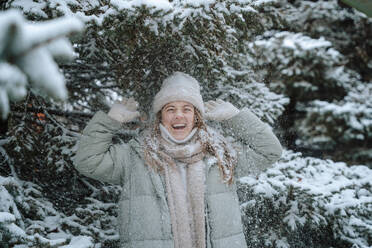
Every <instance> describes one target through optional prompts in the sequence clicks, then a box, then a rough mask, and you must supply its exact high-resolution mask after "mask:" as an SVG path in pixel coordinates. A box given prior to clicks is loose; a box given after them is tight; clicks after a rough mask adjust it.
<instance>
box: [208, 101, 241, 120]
mask: <svg viewBox="0 0 372 248" xmlns="http://www.w3.org/2000/svg"><path fill="white" fill-rule="evenodd" d="M205 109H206V110H205V118H207V119H208V120H213V121H223V120H227V119H230V118H232V117H234V116H235V115H237V114H238V113H239V109H237V108H236V107H235V106H234V105H232V104H231V103H229V102H225V101H223V100H221V99H217V100H216V101H208V102H206V103H205Z"/></svg>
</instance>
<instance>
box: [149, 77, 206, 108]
mask: <svg viewBox="0 0 372 248" xmlns="http://www.w3.org/2000/svg"><path fill="white" fill-rule="evenodd" d="M174 101H185V102H189V103H191V104H192V105H194V107H196V108H197V109H198V110H199V112H200V113H201V115H204V103H203V98H202V96H201V95H200V86H199V83H198V81H197V80H196V79H195V78H193V77H191V76H190V75H188V74H186V73H183V72H174V73H173V74H172V75H170V76H169V77H167V78H166V79H164V81H163V84H162V86H161V89H160V91H159V92H158V93H157V94H156V95H155V98H154V102H153V111H154V113H155V114H156V113H157V112H159V111H160V110H161V109H162V108H163V106H164V105H166V104H167V103H170V102H174Z"/></svg>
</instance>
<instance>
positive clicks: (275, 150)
mask: <svg viewBox="0 0 372 248" xmlns="http://www.w3.org/2000/svg"><path fill="white" fill-rule="evenodd" d="M224 125H225V127H226V128H228V129H229V131H228V133H230V134H232V135H233V136H234V137H235V138H236V139H237V140H238V141H239V142H240V143H241V144H242V146H241V147H240V150H239V151H238V164H237V168H236V176H237V177H238V178H239V177H241V176H246V175H249V174H253V175H258V174H259V173H261V172H262V171H264V170H265V169H267V168H268V167H270V166H271V165H272V164H273V163H275V162H276V161H277V160H278V159H279V158H280V156H281V154H282V146H281V145H280V142H279V140H278V138H277V137H276V136H275V134H274V133H273V132H272V130H271V127H270V126H269V125H267V124H265V123H264V122H262V121H261V120H260V119H259V118H258V117H257V116H255V115H254V114H253V113H252V112H251V111H250V110H249V109H247V108H244V109H242V110H241V111H240V113H239V114H237V115H236V116H234V117H233V118H231V119H229V120H226V121H225V122H224Z"/></svg>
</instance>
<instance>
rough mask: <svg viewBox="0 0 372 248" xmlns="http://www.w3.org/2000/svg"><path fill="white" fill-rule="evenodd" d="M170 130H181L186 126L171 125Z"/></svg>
mask: <svg viewBox="0 0 372 248" xmlns="http://www.w3.org/2000/svg"><path fill="white" fill-rule="evenodd" d="M172 128H173V129H175V130H182V129H184V128H186V124H174V125H172Z"/></svg>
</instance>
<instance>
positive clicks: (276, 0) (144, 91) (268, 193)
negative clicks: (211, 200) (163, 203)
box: [0, 0, 372, 248]
mask: <svg viewBox="0 0 372 248" xmlns="http://www.w3.org/2000/svg"><path fill="white" fill-rule="evenodd" d="M0 8H1V12H0V96H1V99H0V111H1V130H0V156H1V159H0V247H18V248H20V247H65V248H74V247H80V248H85V247H87V248H88V247H108V248H111V247H112V248H114V247H119V241H118V240H119V238H118V232H117V229H116V216H117V206H116V202H117V200H118V197H119V194H120V190H121V189H120V187H119V186H115V185H107V184H102V183H100V182H98V181H94V180H92V179H88V178H86V177H83V176H82V175H80V174H79V173H78V172H77V171H75V169H74V167H73V164H72V158H73V156H74V153H75V151H76V148H77V143H78V142H77V141H78V140H79V137H80V135H81V131H82V129H83V128H84V126H85V125H86V124H87V122H88V121H89V119H90V118H91V117H92V116H93V114H94V113H95V112H96V111H98V110H104V111H107V110H108V109H109V107H110V105H111V104H112V103H113V101H115V100H117V99H118V98H120V97H121V96H125V97H134V98H135V99H137V100H138V101H139V102H140V108H141V112H142V113H143V114H142V118H141V120H139V121H137V122H134V123H130V124H128V125H126V126H124V127H123V130H121V132H120V133H119V134H118V139H119V140H124V141H125V140H128V139H130V138H131V137H133V136H135V135H137V134H138V132H139V131H140V130H141V129H142V128H144V123H145V122H146V120H147V119H149V116H148V114H146V113H149V109H150V106H151V100H152V98H153V96H154V94H155V93H156V92H157V91H158V90H159V87H160V85H161V81H162V80H163V79H164V78H165V77H166V76H167V75H169V74H170V73H172V72H173V71H183V72H186V73H189V74H191V75H193V76H194V77H195V78H197V79H198V81H199V82H200V84H201V85H202V93H203V97H204V100H213V99H216V98H221V99H223V100H227V101H230V102H232V103H233V104H234V105H236V106H237V107H239V108H241V107H248V108H250V109H251V110H252V111H253V112H254V113H255V114H256V115H258V116H259V117H260V118H261V119H262V120H264V121H265V122H267V123H268V124H270V125H271V126H272V127H273V129H274V131H275V133H276V134H277V135H278V137H279V138H280V140H281V143H282V144H283V146H284V147H285V152H284V154H283V156H282V158H281V159H280V161H278V162H277V163H276V164H275V165H274V166H273V168H271V169H269V170H267V171H266V172H265V173H263V174H261V175H260V176H258V177H254V176H247V177H244V178H240V179H238V180H237V183H238V185H239V191H238V193H239V197H240V200H241V209H242V218H243V222H244V227H245V235H246V239H247V244H248V247H277V248H284V247H317V248H319V247H324V248H330V247H337V248H338V247H360V248H362V247H363V248H364V247H371V246H372V219H371V216H372V189H371V181H372V162H371V161H372V142H371V141H372V97H371V96H372V19H371V18H370V17H367V16H366V15H365V14H363V13H362V12H358V11H357V10H355V9H354V8H351V7H349V6H347V5H345V4H343V3H342V2H341V1H336V0H330V1H325V0H323V1H322V0H319V1H316V0H313V1H307V0H304V1H299V0H241V1H233V0H227V1H218V0H208V1H198V0H194V1H191V0H186V1H179V0H173V1H169V2H168V1H166V0H158V1H151V0H135V1H122V0H111V1H110V0H89V1H80V0H70V1H60V0H34V1H27V0H8V1H2V2H1V3H0ZM83 26H84V28H83ZM66 37H69V40H68V39H67V38H66ZM216 128H218V126H216Z"/></svg>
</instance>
